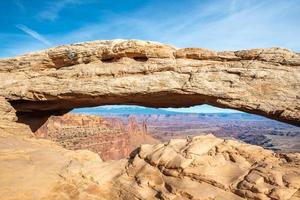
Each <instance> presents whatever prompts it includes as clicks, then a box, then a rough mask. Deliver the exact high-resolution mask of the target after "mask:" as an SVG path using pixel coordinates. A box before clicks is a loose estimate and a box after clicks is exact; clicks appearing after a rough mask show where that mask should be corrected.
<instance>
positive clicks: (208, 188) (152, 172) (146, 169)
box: [114, 135, 300, 200]
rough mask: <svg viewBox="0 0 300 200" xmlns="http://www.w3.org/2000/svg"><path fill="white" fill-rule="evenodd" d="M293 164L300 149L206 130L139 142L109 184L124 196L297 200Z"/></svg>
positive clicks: (299, 176) (299, 163) (299, 162)
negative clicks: (276, 149)
mask: <svg viewBox="0 0 300 200" xmlns="http://www.w3.org/2000/svg"><path fill="white" fill-rule="evenodd" d="M299 167H300V154H282V155H281V154H278V155H275V154H274V153H273V152H272V151H268V150H264V149H263V148H261V147H257V146H253V145H248V144H244V143H240V142H237V141H232V140H222V139H218V138H216V137H214V136H213V135H206V136H198V137H194V138H189V139H174V140H170V141H169V142H168V143H165V144H158V145H142V146H141V148H140V150H139V151H138V152H137V154H136V155H135V156H134V157H133V158H132V160H131V161H129V163H128V166H127V168H126V173H124V174H123V175H122V176H120V177H119V178H118V179H117V181H116V182H114V184H116V185H118V188H121V191H127V192H124V194H123V196H122V195H121V197H122V198H124V199H126V198H128V199H228V200H233V199H281V200H283V199H298V198H299V187H300V182H299V181H300V171H299ZM121 194H122V192H121Z"/></svg>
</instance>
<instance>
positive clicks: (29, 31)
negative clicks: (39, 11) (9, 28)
mask: <svg viewBox="0 0 300 200" xmlns="http://www.w3.org/2000/svg"><path fill="white" fill-rule="evenodd" d="M16 27H17V28H18V29H20V30H21V31H23V32H25V33H26V34H28V35H30V36H31V37H33V38H34V39H36V40H38V41H40V42H42V43H43V44H45V45H47V46H50V45H51V43H50V42H49V41H48V40H47V39H46V38H44V37H43V36H42V35H40V34H39V33H38V32H36V31H34V30H32V29H30V28H28V27H27V26H25V25H22V24H18V25H16Z"/></svg>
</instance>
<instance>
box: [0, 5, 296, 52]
mask: <svg viewBox="0 0 300 200" xmlns="http://www.w3.org/2000/svg"><path fill="white" fill-rule="evenodd" d="M81 1H82V0H81ZM76 2H77V3H80V2H79V0H63V1H60V2H59V3H60V4H58V3H52V4H50V5H49V7H48V9H47V10H45V11H42V13H43V12H44V13H48V14H49V15H48V19H50V20H51V19H57V17H58V14H59V13H60V11H61V10H62V9H64V8H65V7H66V6H68V5H70V4H72V3H76ZM86 2H87V1H85V3H86ZM89 2H91V1H89ZM103 9H104V8H103ZM177 9H179V11H180V12H179V11H178V10H176V9H171V8H170V7H168V8H166V7H163V8H162V7H157V6H156V5H151V4H150V5H148V6H145V7H142V8H140V9H138V10H136V11H134V12H128V13H122V14H120V13H111V12H109V11H107V12H106V14H105V17H104V18H103V16H102V15H101V18H99V16H93V17H92V18H91V21H89V22H86V23H85V24H83V25H82V26H81V27H79V28H78V29H74V30H70V31H68V32H65V33H57V34H48V35H47V38H49V39H51V42H52V44H53V45H61V44H68V43H74V42H83V41H89V40H101V39H115V38H124V39H129V38H131V39H143V40H152V41H159V42H163V43H169V44H172V45H175V46H178V47H205V48H210V49H214V50H237V49H247V48H259V47H261V48H266V47H273V46H280V47H286V48H289V49H292V50H294V51H300V43H299V42H297V41H298V40H299V35H300V21H299V20H298V19H299V18H300V13H299V9H300V4H298V1H297V0H290V1H283V0H278V1H273V0H264V1H258V0H224V1H207V2H206V3H199V4H195V5H191V6H189V7H185V8H177ZM154 11H155V12H154ZM177 11H178V12H177ZM45 16H46V15H45ZM46 18H47V17H46ZM97 19H100V20H99V21H97ZM12 41H14V40H12ZM19 42H20V41H16V42H12V43H11V44H10V46H8V47H7V48H11V52H13V51H15V52H16V53H18V54H19V53H20V52H22V53H23V52H26V50H28V49H30V50H38V49H40V48H42V47H39V48H37V49H35V48H36V47H37V45H36V44H34V43H33V42H32V41H28V45H23V46H20V45H19ZM14 43H16V44H14ZM29 46H32V48H29ZM7 48H6V49H3V51H7V50H8V49H7ZM13 48H14V49H13ZM24 48H26V49H24ZM2 54H3V53H2ZM10 55H11V56H14V54H13V53H12V54H10Z"/></svg>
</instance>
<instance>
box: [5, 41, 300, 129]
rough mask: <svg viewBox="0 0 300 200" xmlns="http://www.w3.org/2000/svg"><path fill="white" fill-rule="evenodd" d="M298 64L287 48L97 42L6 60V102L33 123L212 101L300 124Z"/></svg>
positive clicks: (299, 62) (299, 57)
mask: <svg viewBox="0 0 300 200" xmlns="http://www.w3.org/2000/svg"><path fill="white" fill-rule="evenodd" d="M299 66H300V56H299V54H297V53H294V52H292V51H289V50H287V49H281V48H269V49H251V50H242V51H224V52H215V51H211V50H207V49H202V48H184V49H177V48H175V47H173V46H169V45H164V44H160V43H155V42H146V41H137V40H112V41H94V42H87V43H79V44H73V45H65V46H60V47H56V48H51V49H48V50H45V51H40V52H36V53H30V54H26V55H23V56H19V57H15V58H8V59H1V60H0V96H3V97H5V98H6V99H7V100H8V101H10V102H11V104H12V105H13V106H14V107H15V109H16V110H17V111H18V115H20V116H23V117H22V118H27V119H28V118H30V117H33V116H35V115H37V113H41V112H40V111H44V112H45V113H44V114H45V115H46V116H50V115H52V114H53V113H56V112H58V111H61V112H62V111H63V112H66V111H68V110H70V109H72V108H75V107H83V106H95V105H104V104H137V105H144V106H152V107H182V106H191V105H195V104H202V103H206V104H211V105H214V106H219V107H228V108H234V109H237V110H242V111H246V112H250V113H254V114H260V115H264V116H267V117H269V118H273V119H277V120H280V121H284V122H288V123H291V124H296V125H299V119H300V107H299V96H300V93H299V91H300V84H299V82H300V68H299ZM35 121H37V119H36V118H35ZM28 123H29V124H30V122H28Z"/></svg>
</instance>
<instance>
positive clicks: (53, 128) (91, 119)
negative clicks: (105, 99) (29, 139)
mask: <svg viewBox="0 0 300 200" xmlns="http://www.w3.org/2000/svg"><path fill="white" fill-rule="evenodd" d="M34 134H35V136H36V137H37V138H43V139H49V140H52V141H55V142H56V143H57V144H59V145H61V146H62V147H64V148H66V149H70V150H79V149H86V150H90V151H92V152H95V153H98V154H99V155H100V157H101V158H102V160H104V161H106V160H117V159H121V158H126V157H128V156H129V154H130V153H131V152H132V151H133V150H134V149H136V148H137V147H139V146H140V145H141V144H155V143H158V141H157V140H155V139H154V138H152V137H151V136H150V135H148V134H147V132H146V131H145V130H144V129H143V128H142V127H141V126H140V125H139V124H138V123H137V122H136V120H135V119H134V118H132V117H131V118H129V123H128V125H126V124H125V123H124V122H123V121H122V119H120V118H116V117H115V118H104V117H100V116H93V115H83V114H65V115H63V116H51V117H50V118H49V119H48V120H47V122H46V123H45V124H44V125H43V126H42V127H40V128H39V129H38V130H37V131H36V132H35V133H34Z"/></svg>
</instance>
